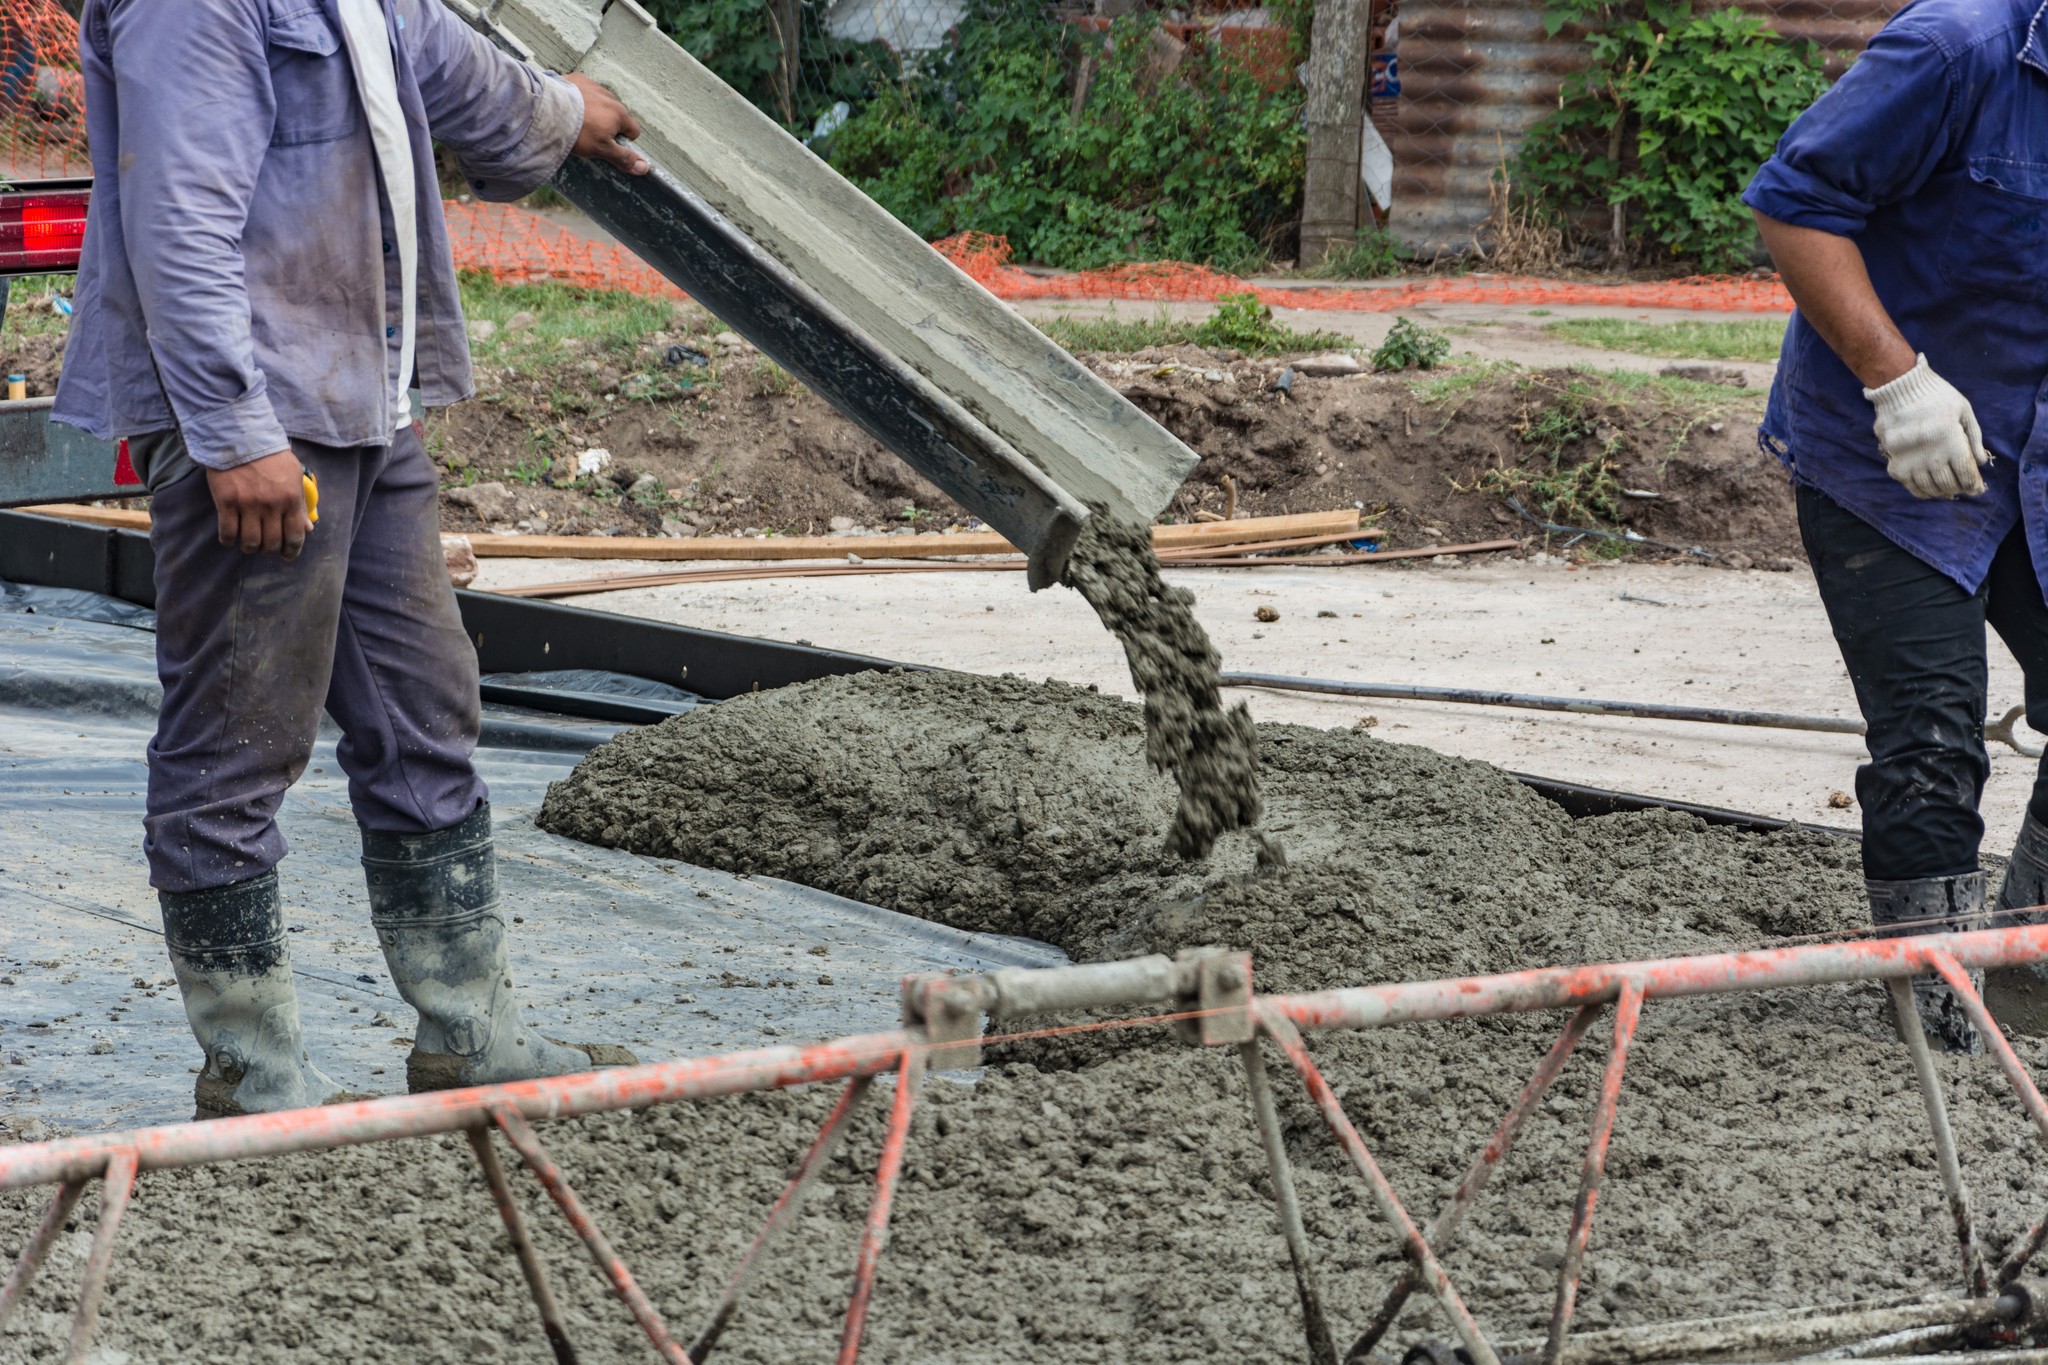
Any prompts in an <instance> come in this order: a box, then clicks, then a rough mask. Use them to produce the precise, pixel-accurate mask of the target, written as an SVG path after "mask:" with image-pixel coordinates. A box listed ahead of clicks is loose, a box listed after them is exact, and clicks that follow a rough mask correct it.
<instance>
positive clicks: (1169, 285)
mask: <svg viewBox="0 0 2048 1365" xmlns="http://www.w3.org/2000/svg"><path fill="white" fill-rule="evenodd" d="M934 245H935V246H936V247H937V248H938V250H939V252H940V253H941V254H943V255H944V256H945V257H946V259H948V260H950V261H951V262H953V264H954V265H957V266H959V267H960V269H961V270H963V271H965V272H966V273H967V274H968V275H970V276H971V277H973V279H974V280H975V281H976V282H977V283H979V284H980V285H981V286H982V287H983V288H984V289H987V290H988V291H989V292H990V293H992V294H994V295H996V296H997V297H999V298H1005V299H1011V300H1024V299H1137V300H1147V301H1153V302H1189V303H1192V302H1207V301H1213V300H1215V299H1218V298H1221V297H1222V296H1223V295H1225V294H1256V295H1257V296H1258V297H1259V298H1260V299H1261V300H1262V301H1263V302H1265V303H1268V304H1271V305H1273V306H1274V307H1276V308H1312V309H1329V310H1333V311H1339V312H1355V313H1393V312H1399V311H1400V310H1402V309H1404V308H1413V307H1415V306H1416V305H1418V304H1426V303H1494V304H1541V305H1556V304H1605V305H1608V306H1610V307H1617V308H1687V309H1699V310H1706V311H1713V312H1729V313H1786V312H1790V311H1791V309H1792V298H1791V296H1790V295H1789V294H1787V293H1786V292H1785V287H1784V286H1783V285H1782V284H1780V283H1778V281H1777V280H1775V279H1765V280H1753V279H1746V278H1732V277H1727V276H1694V277H1692V278H1689V279H1680V280H1652V281H1642V282H1632V283H1628V284H1582V283H1578V282H1575V281H1570V280H1547V279H1538V278H1534V277H1530V276H1522V275H1461V276H1455V277H1444V278H1438V279H1426V280H1407V281H1402V282H1398V283H1390V284H1384V285H1372V284H1353V285H1331V286H1328V287H1317V286H1292V285H1290V286H1286V287H1282V288H1274V287H1270V286H1261V285H1257V284H1254V283H1252V282H1251V281H1249V280H1242V279H1239V278H1237V277H1236V276H1234V275H1226V274H1223V273H1222V272H1220V271H1216V270H1211V269H1209V268H1208V267H1207V266H1200V265H1186V264H1183V263H1181V262H1178V261H1157V262H1152V263H1150V264H1145V265H1119V266H1110V267H1108V268H1107V269H1102V270H1083V271H1078V272H1075V273H1073V274H1062V275H1040V274H1034V273H1032V272H1030V271H1027V270H1024V269H1021V268H1020V267H1018V266H1015V265H1012V264H1010V244H1009V243H1008V242H1006V241H1005V240H1003V239H1002V238H1001V237H992V236H989V235H988V234H986V233H979V232H963V233H961V234H959V235H958V236H954V237H948V238H946V239H945V240H944V241H941V242H936V243H934Z"/></svg>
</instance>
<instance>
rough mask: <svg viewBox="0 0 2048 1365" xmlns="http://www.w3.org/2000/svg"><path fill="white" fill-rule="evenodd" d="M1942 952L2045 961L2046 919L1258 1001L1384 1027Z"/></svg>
mask: <svg viewBox="0 0 2048 1365" xmlns="http://www.w3.org/2000/svg"><path fill="white" fill-rule="evenodd" d="M1944 954H1947V955H1952V956H1953V959H1954V960H1955V961H1956V962H1958V963H1960V964H1961V965H1962V966H1964V967H1966V968H1968V967H2010V966H2018V965H2020V964H2022V963H2029V962H2039V961H2042V960H2043V959H2048V925H2015V926H2013V927H2011V928H2006V929H1976V930H1972V931H1970V932H1968V933H1958V934H1925V935H1920V936H1916V937H1912V938H1892V939H1867V940H1859V941H1856V942H1852V943H1809V944H1802V945H1799V946H1796V947H1790V948H1757V949H1752V950H1749V951H1745V952H1735V953H1706V954H1701V955H1699V956H1697V957H1667V958H1657V959H1653V960H1651V961H1648V962H1626V963H1601V964H1597V965H1592V966H1585V967H1546V968H1539V969H1537V970H1534V971H1526V972H1506V973H1502V974H1500V975H1497V976H1468V977H1454V978H1450V979H1447V980H1443V981H1417V982H1403V983H1399V984H1393V985H1385V986H1354V987H1350V988H1348V989H1343V990H1333V991H1312V992H1309V993H1306V994H1302V995H1267V996H1261V997H1260V998H1259V1007H1260V1009H1261V1010H1269V1011H1277V1012H1279V1013H1280V1014H1281V1015H1283V1016H1285V1017H1286V1018H1287V1019H1288V1020H1289V1021H1290V1022H1292V1023H1293V1024H1294V1025H1295V1026H1296V1027H1297V1028H1307V1029H1364V1028H1382V1027H1385V1026H1386V1025H1388V1024H1407V1023H1417V1022H1420V1021H1423V1020H1428V1019H1470V1018H1473V1017H1476V1016H1479V1015H1487V1014H1518V1013H1526V1012H1528V1011H1532V1010H1561V1009H1571V1008H1574V1007H1576V1006H1579V1005H1592V1004H1604V1003H1607V1002H1609V1001H1612V1000H1615V999H1616V998H1618V997H1619V996H1620V994H1621V988H1622V983H1623V982H1624V981H1627V980H1631V979H1633V980H1637V981H1640V982H1641V983H1642V985H1643V993H1644V995H1645V996H1647V997H1649V998H1651V999H1661V998H1664V997H1669V996H1685V995H1720V994H1725V993H1728V992H1731V991H1762V990H1776V989H1778V988H1780V987H1784V986H1821V985H1829V984H1833V983H1836V982H1842V981H1867V980H1873V979H1876V978H1881V977H1888V976H1911V975H1913V974H1915V973H1919V972H1928V971H1934V970H1936V967H1935V963H1936V962H1937V960H1939V959H1940V958H1941V957H1942V956H1943V955H1944Z"/></svg>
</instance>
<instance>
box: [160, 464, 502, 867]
mask: <svg viewBox="0 0 2048 1365" xmlns="http://www.w3.org/2000/svg"><path fill="white" fill-rule="evenodd" d="M131 446H132V447H133V448H134V450H135V453H136V455H137V465H138V468H140V469H141V470H142V473H143V477H144V478H145V479H146V480H148V482H149V484H150V487H151V489H152V492H153V498H152V502H151V508H150V510H151V514H152V520H151V526H150V545H151V547H152V548H153V549H154V550H155V552H156V612H157V672H158V675H159V676H160V677H161V678H162V679H163V685H164V700H163V710H162V712H161V714H160V715H159V716H158V719H157V732H156V738H155V739H153V740H152V741H151V742H150V746H149V802H148V810H147V814H146V816H145V819H144V821H143V825H144V839H143V848H144V851H145V852H146V853H147V855H148V858H149V873H150V878H149V879H150V884H151V885H153V886H155V887H156V888H158V889H159V890H163V891H174V892H184V891H201V890H206V889H209V888H212V887H217V886H224V885H227V884H229V883H232V882H239V881H246V880H248V879H249V878H251V877H257V876H261V875H262V874H263V873H264V872H266V871H268V870H269V869H271V868H272V867H274V866H276V864H277V862H278V861H279V860H280V859H281V858H283V857H284V855H285V841H284V836H283V834H281V833H280V832H279V830H278V828H277V819H276V817H277V810H278V806H279V805H280V804H281V803H282V802H283V800H284V793H285V789H286V788H288V787H290V786H291V785H292V783H294V782H296V781H297V780H298V779H299V776H300V774H301V773H303V772H304V771H305V769H306V763H307V760H308V759H309V758H310V757H311V755H312V751H313V742H314V738H315V735H316V733H317V731H318V728H319V723H320V712H321V710H322V709H323V708H324V709H325V710H326V712H327V714H328V715H330V716H332V717H333V718H334V721H335V724H337V725H338V726H340V727H341V732H342V739H341V742H340V744H339V745H338V746H337V748H336V757H337V758H338V759H339V760H340V763H341V768H342V771H343V772H345V773H347V774H348V791H349V801H350V804H351V805H353V806H354V808H355V814H356V819H357V820H358V821H359V822H360V823H361V824H363V825H364V826H365V827H367V828H369V829H373V830H385V831H389V832H392V833H400V834H424V833H427V832H430V831H433V830H440V829H446V828H448V827H450V826H452V825H456V824H460V823H461V822H462V821H463V820H464V819H466V818H467V817H468V816H469V815H470V814H472V813H473V812H474V811H475V810H476V808H477V807H478V806H479V805H480V804H481V803H482V802H483V801H484V800H485V798H486V795H487V793H486V792H485V789H484V784H483V780H482V779H481V778H479V777H478V776H477V774H476V770H475V768H474V767H473V766H472V765H471V762H470V756H471V754H472V753H473V752H474V751H475V748H476V738H477V729H478V725H479V720H480V716H479V711H480V703H479V701H478V698H477V663H476V651H475V650H474V649H473V648H472V647H471V645H470V642H469V638H468V636H466V635H465V634H464V633H463V629H462V622H461V619H460V617H459V616H458V615H457V613H456V606H455V592H454V589H453V588H451V587H450V586H449V583H448V571H447V568H446V565H445V562H444V560H443V558H442V554H441V540H440V476H439V473H438V471H437V470H436V469H435V468H434V463H433V461H432V460H430V459H429V458H428V457H427V453H426V448H425V446H424V444H423V443H422V442H421V440H420V436H419V431H418V428H417V427H414V428H409V429H407V430H405V431H403V432H400V433H398V434H397V435H396V436H394V438H393V440H392V443H391V444H390V445H389V446H365V447H360V448H355V449H340V448H336V447H332V446H322V445H315V444H313V443H311V442H307V441H294V442H293V443H292V449H293V450H294V451H295V452H297V454H298V457H299V459H300V461H301V462H303V463H304V465H305V466H306V468H307V469H309V470H311V471H312V473H313V477H314V478H315V479H317V480H318V481H319V484H320V523H319V525H318V526H317V527H315V528H314V530H313V534H312V535H311V536H310V537H308V538H307V541H306V548H305V552H304V553H303V554H301V555H300V556H299V558H298V559H297V560H295V561H293V562H292V563H289V564H287V563H285V562H284V561H283V560H282V559H279V558H278V557H277V556H275V555H245V554H243V553H242V552H241V551H240V550H239V549H231V548H229V547H227V546H224V545H222V544H220V542H219V540H218V539H217V538H216V524H217V523H216V518H215V513H214V505H213V496H212V492H211V490H210V489H209V487H208V484H207V481H206V477H205V474H204V471H202V470H199V469H198V468H197V467H195V466H193V465H192V464H191V463H190V462H189V460H187V459H186V458H184V456H183V451H182V450H181V449H179V448H178V442H177V438H176V436H175V434H170V435H162V436H156V437H148V438H138V439H135V440H133V441H131Z"/></svg>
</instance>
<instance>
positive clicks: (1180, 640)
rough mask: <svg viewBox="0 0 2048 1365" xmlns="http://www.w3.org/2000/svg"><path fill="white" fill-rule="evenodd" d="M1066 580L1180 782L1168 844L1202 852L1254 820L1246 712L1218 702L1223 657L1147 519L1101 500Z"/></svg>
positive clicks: (1154, 756)
mask: <svg viewBox="0 0 2048 1365" xmlns="http://www.w3.org/2000/svg"><path fill="white" fill-rule="evenodd" d="M1064 581H1065V583H1066V585H1067V586H1068V587H1070V588H1072V589H1074V591H1076V592H1078V593H1080V594H1081V596H1082V598H1083V599H1084V600H1085V601H1086V602H1087V603H1088V605H1089V606H1091V607H1093V608H1094V609H1095V614H1096V615H1097V616H1099V617H1101V618H1102V623H1103V624H1104V625H1105V626H1107V627H1109V632H1110V634H1112V635H1114V636H1116V638H1117V641H1118V643H1120V644H1122V645H1123V647H1124V657H1125V658H1126V659H1127V660H1128V661H1129V663H1130V667H1131V683H1132V685H1133V686H1135V687H1136V688H1137V689H1138V692H1139V695H1141V696H1142V697H1144V699H1145V757H1146V758H1147V759H1148V760H1150V761H1151V764H1152V766H1153V767H1154V768H1157V769H1159V770H1160V771H1161V772H1167V773H1171V774H1172V775H1173V780H1174V781H1175V782H1176V783H1177V784H1179V786H1180V807H1179V809H1178V810H1176V811H1175V812H1174V817H1173V829H1172V831H1171V832H1170V833H1169V835H1168V837H1167V846H1168V847H1169V848H1171V849H1172V850H1173V852H1175V853H1177V854H1179V855H1180V856H1181V857H1183V858H1206V857H1208V856H1209V850H1210V849H1211V848H1213V847H1214V846H1215V843H1216V839H1217V837H1218V836H1219V835H1223V834H1228V833H1229V832H1230V831H1232V830H1236V829H1246V828H1249V827H1250V826H1252V825H1256V824H1257V823H1258V822H1259V763H1258V756H1257V755H1256V754H1255V753H1254V752H1253V747H1254V742H1255V741H1254V738H1253V731H1252V715H1251V712H1250V711H1249V710H1248V709H1246V707H1245V705H1244V703H1242V702H1240V703H1238V704H1237V705H1236V706H1234V707H1232V708H1230V709H1229V710H1227V711H1226V710H1224V708H1223V695H1222V692H1223V689H1222V686H1221V684H1220V682H1219V681H1218V679H1219V678H1220V677H1221V675H1222V659H1221V657H1220V656H1219V655H1218V654H1217V653H1216V646H1215V645H1213V644H1211V643H1210V642H1209V635H1208V632H1207V631H1205V630H1203V629H1202V626H1201V623H1200V622H1199V621H1197V620H1195V612H1194V607H1195V595H1194V594H1193V593H1191V592H1189V591H1188V590H1187V589H1186V588H1173V587H1168V586H1167V585H1166V584H1165V583H1164V582H1163V581H1161V579H1160V577H1159V560H1158V558H1157V556H1155V555H1154V554H1153V552H1152V536H1151V533H1150V532H1149V531H1148V530H1147V529H1146V528H1145V527H1143V526H1137V525H1133V524H1132V523H1130V522H1126V521H1119V520H1117V519H1116V518H1114V517H1111V516H1110V515H1109V514H1107V513H1106V512H1103V511H1101V510H1100V509H1097V510H1096V511H1095V514H1094V515H1093V516H1091V517H1089V519H1088V521H1087V523H1086V524H1085V525H1084V526H1083V527H1082V529H1081V536H1080V539H1079V540H1077V541H1076V542H1075V544H1074V548H1073V551H1072V553H1071V554H1070V555H1069V556H1068V559H1067V567H1066V573H1065V575H1064ZM1274 856H1278V855H1274Z"/></svg>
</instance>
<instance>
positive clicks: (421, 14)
mask: <svg viewBox="0 0 2048 1365" xmlns="http://www.w3.org/2000/svg"><path fill="white" fill-rule="evenodd" d="M397 8H398V12H399V13H400V14H401V15H402V16H404V20H405V28H404V34H405V41H406V50H407V53H408V55H409V56H410V57H411V59H412V64H413V72H414V74H415V76H416V77H417V78H418V81H419V87H420V98H421V99H422V100H423V101H424V102H425V104H426V110H427V126H428V129H429V130H430V131H431V132H432V133H433V136H434V140H435V141H436V142H439V143H441V144H442V145H443V146H445V147H447V148H448V149H449V150H450V151H452V152H454V153H455V157H456V159H457V160H458V161H459V162H461V163H462V173H463V175H464V176H465V177H466V178H467V179H468V180H469V183H470V186H471V188H473V189H474V190H475V191H476V195H477V197H478V198H479V199H495V200H512V199H518V198H520V197H522V196H524V195H527V194H531V193H532V192H533V191H534V190H535V189H537V188H538V187H539V186H540V185H541V184H543V183H544V182H545V181H546V180H547V179H548V177H549V176H551V175H553V174H554V173H555V171H556V170H557V169H559V168H560V166H561V164H562V163H563V162H564V161H566V160H568V158H569V150H570V148H572V147H574V146H575V145H576V135H577V134H578V133H579V132H581V131H582V129H583V95H582V92H581V91H579V90H577V89H576V87H575V86H573V85H571V84H569V82H567V81H565V80H563V79H562V78H561V77H559V76H553V75H549V74H547V73H546V72H542V71H536V70H534V68H532V67H530V66H528V65H526V64H525V63H524V62H520V61H516V60H514V59H513V58H512V57H510V56H507V55H506V54H505V53H503V52H500V51H499V50H498V49H497V48H495V47H492V46H491V45H490V43H489V42H487V41H486V40H485V39H484V37H483V35H481V34H479V33H477V32H476V31H475V30H474V29H472V28H470V27H469V26H468V25H466V24H464V23H463V22H462V21H461V20H460V19H458V18H456V17H455V15H454V14H452V13H451V12H450V11H449V9H448V7H447V6H446V5H444V4H442V3H441V0H399V4H398V7H397Z"/></svg>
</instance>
